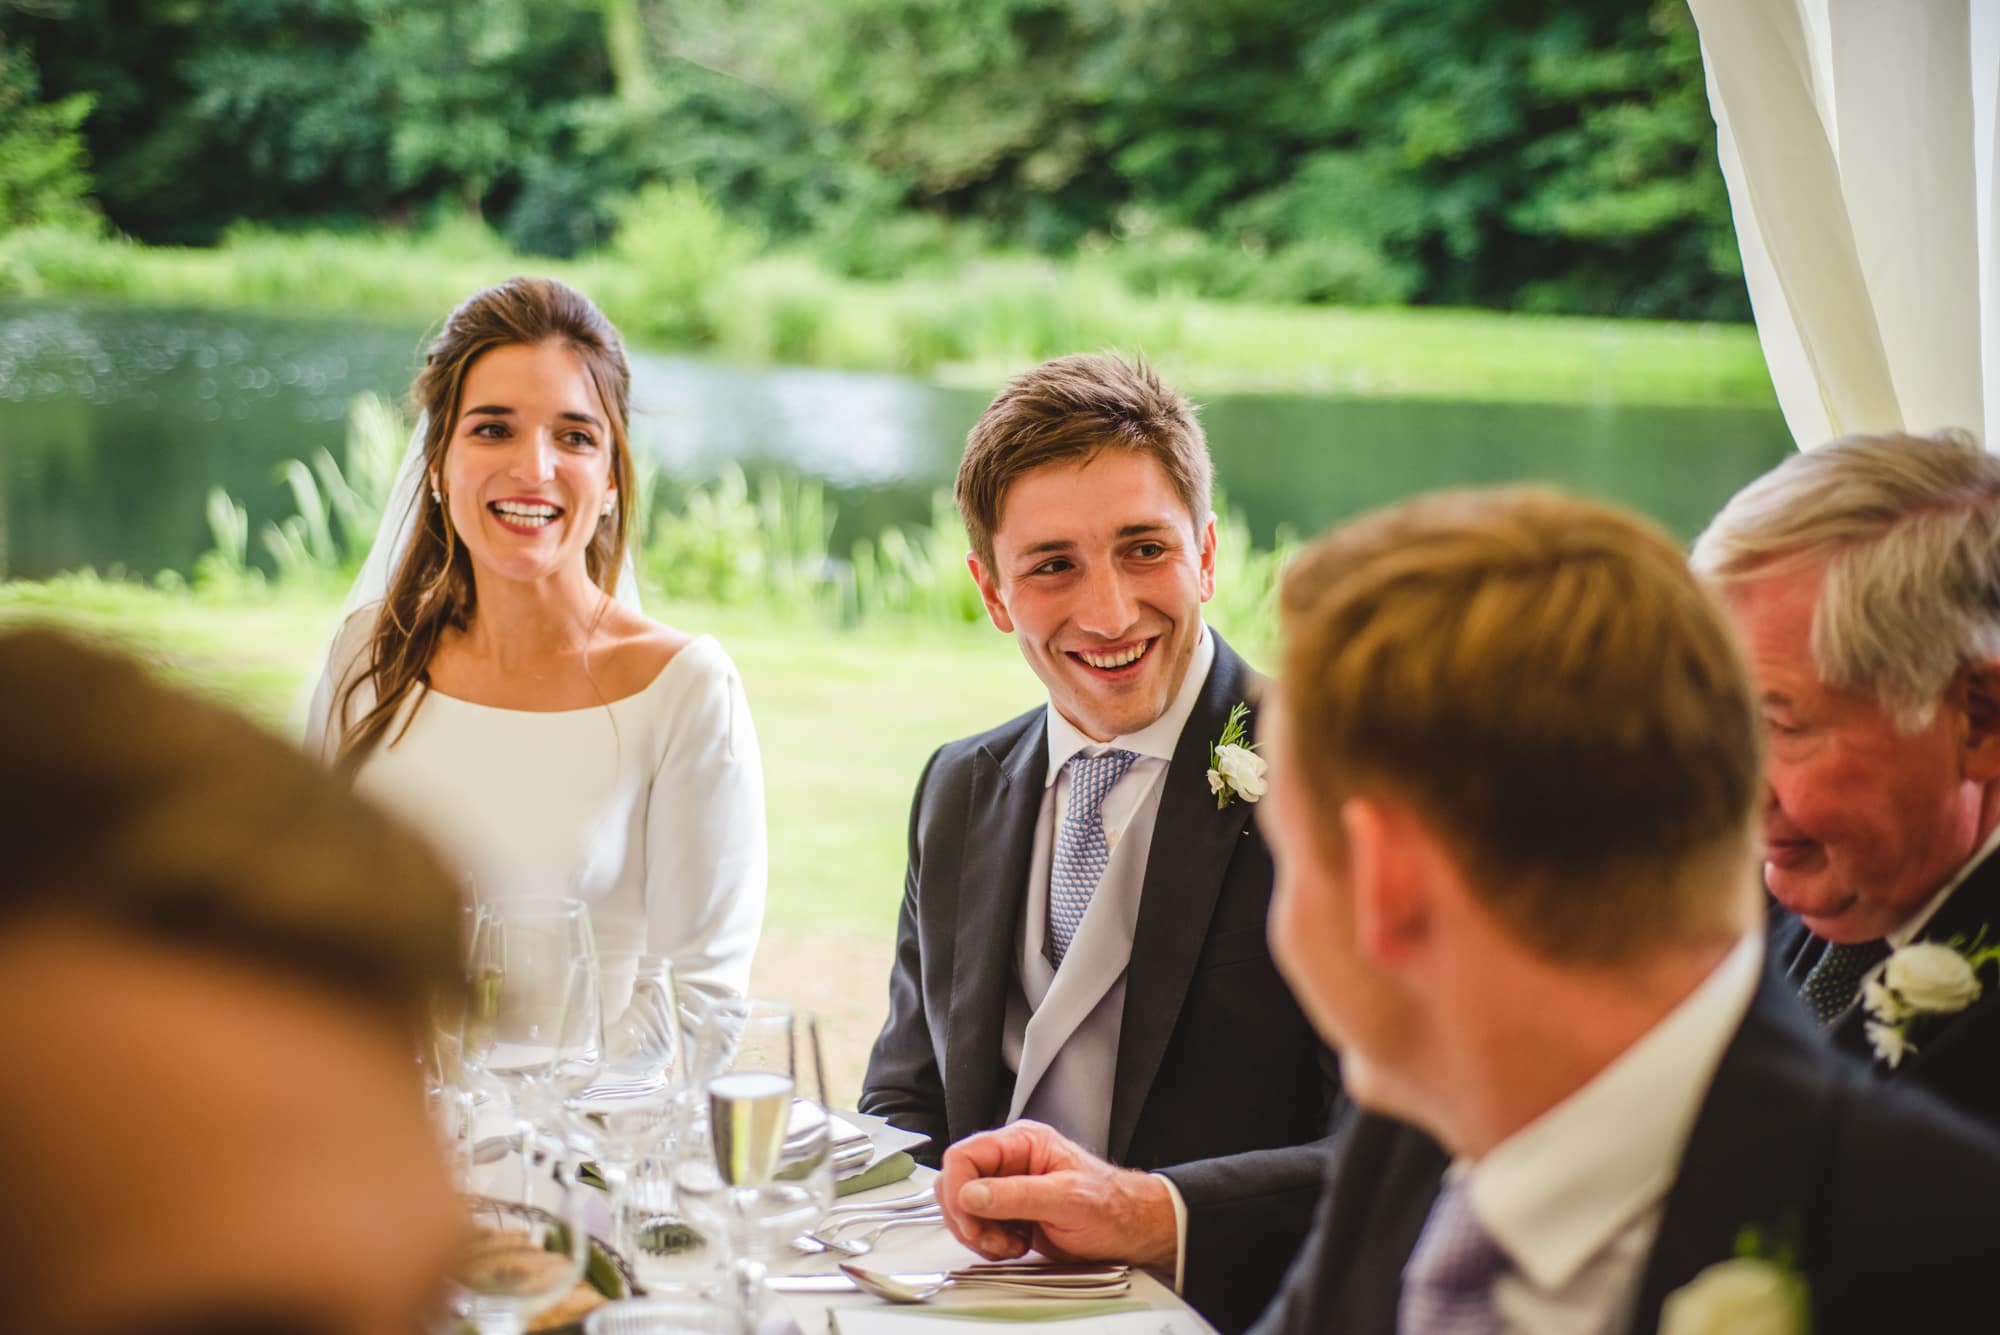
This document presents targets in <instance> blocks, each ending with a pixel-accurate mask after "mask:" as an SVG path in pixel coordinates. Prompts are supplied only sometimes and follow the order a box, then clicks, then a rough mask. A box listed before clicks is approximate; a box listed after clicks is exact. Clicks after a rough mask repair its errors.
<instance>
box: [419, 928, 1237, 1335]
mask: <svg viewBox="0 0 2000 1335" xmlns="http://www.w3.org/2000/svg"><path fill="white" fill-rule="evenodd" d="M470 936H471V941H470V943H469V946H468V952H467V958H468V970H467V974H468V989H467V993H466V996H465V998H464V999H463V1001H462V1003H460V1004H457V1005H447V1006H441V1007H439V1008H438V1011H437V1014H436V1015H435V1016H434V1028H435V1029H436V1030H437V1033H436V1034H435V1035H434V1039H435V1042H434V1051H433V1053H432V1054H431V1058H430V1059H429V1060H427V1062H426V1069H427V1071H428V1072H429V1074H430V1076H431V1093H432V1095H433V1098H434V1106H435V1107H436V1108H437V1109H438V1110H439V1115H440V1119H441V1121H442V1122H443V1123H444V1126H445V1130H446V1133H447V1139H448V1140H449V1141H450V1143H451V1145H452V1146H453V1153H454V1156H455V1166H456V1169H457V1172H458V1175H459V1182H460V1186H461V1188H462V1190H463V1191H464V1193H465V1194H464V1202H465V1209H466V1213H467V1217H468V1219H469V1221H470V1223H471V1225H472V1228H471V1230H470V1241H469V1243H468V1244H467V1246H466V1248H465V1250H464V1251H463V1252H462V1254H461V1256H460V1258H459V1260H458V1262H457V1263H456V1264H455V1266H454V1268H453V1273H452V1276H451V1280H452V1283H451V1290H450V1311H451V1316H450V1318H449V1319H448V1321H447V1322H446V1323H445V1324H442V1325H440V1326H438V1327H437V1329H438V1330H440V1331H451V1332H454V1335H463V1333H466V1332H473V1333H476V1335H516V1333H517V1332H525V1331H547V1330H559V1331H576V1332H582V1335H646V1333H647V1332H657V1333H658V1335H670V1333H686V1335H695V1333H697V1332H699V1333H701V1335H711V1333H712V1335H822V1333H823V1332H824V1335H930V1333H931V1332H933V1331H935V1330H938V1329H940V1326H941V1323H942V1328H944V1329H948V1330H950V1331H952V1332H955V1333H956V1335H972V1332H975V1331H978V1330H980V1329H982V1328H983V1329H984V1330H985V1331H987V1332H990V1335H1004V1333H1005V1332H1008V1331H1012V1330H1015V1329H1018V1328H1024V1327H1027V1326H1030V1325H1032V1326H1035V1327H1038V1328H1039V1327H1042V1326H1045V1325H1049V1324H1051V1323H1053V1324H1054V1325H1056V1326H1059V1327H1060V1328H1062V1329H1064V1330H1065V1331H1068V1332H1072V1333H1073V1335H1140V1332H1144V1333H1145V1335H1203V1333H1204V1332H1208V1331H1209V1329H1210V1328H1209V1327H1208V1326H1207V1325H1206V1323H1204V1322H1203V1321H1202V1320H1201V1319H1200V1318H1199V1317H1198V1316H1196V1315H1195V1313H1194V1312H1193V1311H1192V1310H1191V1309H1190V1308H1188V1307H1187V1306H1186V1305H1185V1304H1184V1303H1182V1302H1181V1301H1180V1300H1179V1299H1178V1298H1177V1297H1176V1296H1175V1295H1174V1293H1173V1292H1172V1291H1171V1289H1170V1288H1168V1287H1167V1286H1166V1285H1164V1284H1162V1283H1161V1282H1160V1281H1159V1280H1158V1279H1157V1278H1156V1277H1154V1276H1152V1275H1150V1274H1147V1273H1145V1272H1143V1271H1140V1270H1134V1269H1131V1268H1128V1267H1125V1266H1122V1265H1110V1264H1075V1263H1066V1262H1061V1261H1057V1260H1052V1259H1049V1258H1042V1257H1039V1256H1033V1257H1029V1258H1025V1259H1024V1260H1022V1261H1018V1262H1010V1263H991V1262H987V1261H986V1260H985V1259H984V1258H982V1257H980V1256H978V1255H977V1254H976V1253H974V1252H972V1251H971V1250H969V1249H967V1248H966V1247H964V1246H963V1245H962V1244H960V1243H959V1242H958V1241H957V1240H956V1239H955V1238H954V1237H953V1236H952V1235H951V1233H950V1232H949V1230H948V1229H947V1228H946V1227H945V1225H944V1222H943V1216H942V1213H941V1212H940V1210H939V1207H938V1203H937V1200H936V1197H935V1195H934V1192H933V1186H934V1183H935V1180H936V1177H937V1174H936V1173H935V1172H934V1171H933V1170H931V1169H929V1168H926V1167H923V1166H921V1165H918V1164H917V1163H916V1162H915V1160H914V1159H913V1158H911V1156H910V1151H911V1150H912V1149H914V1148H916V1147H917V1146H919V1145H922V1144H923V1143H924V1137H922V1136H920V1135H916V1134H913V1133H910V1132H906V1131H903V1130H900V1129H898V1128H896V1127H893V1126H890V1125H889V1124H888V1123H887V1122H885V1121H883V1120H882V1119H880V1118H876V1117H870V1116H867V1115H866V1114H862V1113H858V1112H854V1111H849V1110H843V1109H839V1108H837V1107H834V1106H832V1105H831V1104H830V1103H829V1100H828V1097H827V1094H826V1090H825V1083H824V1078H823V1075H822V1070H823V1063H822V1061H821V1057H820V1043H819V1033H818V1025H817V1021H816V1020H815V1018H814V1017H813V1016H812V1015H811V1013H810V1012H807V1011H803V1010H800V1009H797V1008H794V1007H791V1006H789V1005H787V1004H785V1003H783V1002H779V1001H771V1000H764V999H756V998H738V997H725V998H708V999H696V998H694V997H692V996H690V995H687V994H685V993H684V992H683V991H681V990H678V989H676V988H675V986H674V982H673V975H672V966H671V964H670V963H668V962H667V961H665V960H661V959H657V958H655V957H651V956H646V955H643V954H636V953H634V952H629V951H627V952H617V953H612V952H607V953H603V954H600V953H599V951H598V949H597V947H596V943H595V942H594V940H593V939H592V937H591V935H590V932H589V927H588V910H587V908H586V907H585V906H584V905H583V904H581V903H580V902H577V901H561V902H559V903H557V904H555V905H553V906H551V905H547V904H540V905H531V906H518V907H517V906H486V907H483V908H481V909H480V910H479V911H478V912H477V914H476V916H475V920H474V922H473V924H472V926H471V929H470Z"/></svg>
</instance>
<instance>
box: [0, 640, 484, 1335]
mask: <svg viewBox="0 0 2000 1335" xmlns="http://www.w3.org/2000/svg"><path fill="white" fill-rule="evenodd" d="M0 735H4V737H5V739H6V740H5V742H4V744H0V847H4V848H5V849H6V862H7V869H6V871H5V873H4V875H0V1070H4V1071H5V1078H4V1079H0V1143H4V1144H5V1145H7V1146H8V1149H9V1153H8V1167H7V1172H6V1174H5V1175H4V1178H0V1329H4V1330H9V1331H15V1330H19V1331H28V1330H32V1331H37V1332H41V1333H42V1335H57V1333H61V1335H69V1333H71V1332H76V1333H79V1335H81V1333H82V1332H106V1333H108V1332H113V1331H119V1332H127V1331H145V1332H148V1335H168V1333H169V1332H189V1333H190V1335H192V1332H196V1331H201V1332H227V1335H276V1333H277V1332H288V1333H292V1335H298V1333H301V1332H308V1331H310V1332H315V1333H323V1335H334V1333H335V1332H354V1333H355V1335H360V1333H361V1332H387V1331H410V1330H415V1329H421V1328H422V1327H423V1324H424V1323H425V1321H426V1320H428V1319H429V1318H431V1317H433V1316H434V1315H435V1314H436V1313H437V1312H438V1311H439V1310H440V1308H439V1298H440V1281H441V1277H442V1275H443V1273H444V1270H445V1268H446V1266H447V1264H448V1262H449V1259H450V1254H451V1249H452V1247H453V1245H454V1244H455V1243H456V1241H457V1239H458V1227H459V1225H458V1216H457V1211H456V1207H455V1203H454V1198H453V1195H452V1192H451V1188H450V1183H449V1179H448V1176H447V1173H446V1169H445V1165H444V1161H443V1158H442V1156H441V1154H440V1152H439V1149H438V1147H437V1144H436V1141H435V1139H434V1137H433V1135H432V1132H431V1129H430V1126H429V1124H428V1122H427V1119H426V1116H425V1112H424V1106H423V1098H422V1086H421V1081H420V1079H419V1076H418V1072H417V1070H416V1067H415V1063H414V1060H413V1058H414V1054H415V1047H414V1035H415V1034H416V1032H417V1027H418V1025H419V1024H420V1023H421V1021H422V1017H423V1014H424V1008H425V1003H426V999H427V997H428V995H429V994H430V992H431V989H432V988H433V987H436V986H453V985H455V984H456V982H457V980H458V977H459V967H458V945H457V937H458V916H459V908H458V902H457V898H456V895H455V893H454V891H453V889H452V886H451V884H450V882H449V881H448V880H446V879H445V878H444V877H443V875H442V873H441V872H440V871H439V870H438V869H437V868H436V866H435V865H434V864H433V863H432V862H431V860H430V858H429V856H428V855H427V854H426V853H425V852H424V851H423V850H422V849H421V848H420V847H419V846H418V845H417V844H416V843H415V841H414V840H412V839H410V838H409V837H407V836H406V835H404V834H403V833H402V832H401V831H400V830H398V829H396V828H394V827H393V826H391V824H390V823H389V822H388V821H387V820H385V819H383V818H381V817H379V816H377V815H376V814H374V813H373V812H372V811H370V810H369V809H367V808H365V807H364V806H362V805H361V804H360V803H359V802H358V801H357V800H356V799H354V798H353V797H351V796H350V795H349V794H347V793H346V792H345V791H343V789H342V788H341V786H340V785H339V784H338V783H337V782H336V781H334V780H333V779H330V778H328V777H326V776H325V775H323V774H321V773H320V772H319V771H318V770H317V769H316V768H315V767H314V766H313V765H312V764H311V763H309V762H308V761H306V760H305V759H304V758H303V757H301V756H298V755H296V754H294V753H293V752H292V751H291V749H290V748H288V747H286V746H285V745H284V744H283V743H282V742H280V741H278V740H277V739H275V738H271V737H267V736H265V735H264V734H262V733H261V732H259V731H258V730H257V729H255V728H254V727H252V726H251V725H250V724H248V723H246V722H243V721H241V720H239V719H237V718H235V717H233V716H231V715H229V714H227V713H225V712H224V711H222V710H219V709H217V708H214V707H213V706H210V705H207V704H204V703H201V702H199V701H196V700H194V699H192V698H190V697H188V696H186V695H183V694H181V693H179V692H177V691H172V690H168V689H165V688H163V687H161V686H159V685H156V684H155V683H153V682H152V681H150V680H148V679H147V677H146V676H145V675H144V674H143V673H142V672H141V671H140V670H139V669H138V668H137V667H136V666H134V665H132V664H130V663H128V662H126V661H124V660H122V659H119V658H115V657H112V656H110V655H107V654H104V653H101V652H98V651H95V650H89V649H85V648H82V647H80V646H78V645H77V644H75V643H73V642H70V641H67V640H64V639H62V638H60V637H58V636H55V635H52V634H48V633H45V632H35V631H30V632H25V633H16V634H11V635H6V636H0Z"/></svg>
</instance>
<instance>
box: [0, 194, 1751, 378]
mask: <svg viewBox="0 0 2000 1335" xmlns="http://www.w3.org/2000/svg"><path fill="white" fill-rule="evenodd" d="M523 271H528V272H542V273H551V274H554V275H555V276H558V277H561V278H563V279H565V280H567V281H570V282H572V283H574V284H576V285H577V286H578V287H581V288H582V289H583V290H585V291H587V292H589V293H590V294H591V295H592V296H593V297H595V298H596V299H597V300H598V301H599V302H600V303H601V304H602V305H603V306H604V308H605V310H606V311H607V313H608V314H610V315H611V316H612V318H613V319H614V320H616V321H617V322H618V324H619V326H620V327H621V328H622V329H624V330H625V331H626V334H627V336H628V337H629V338H631V339H632V341H633V342H634V343H635V344H638V345H641V346H651V347H657V348H662V349H683V350H685V349H699V350H703V351H707V352H712V353H715V354H718V355H721V356H724V357H728V358H733V359H737V360H744V361H753V362H755V361H777V362H788V363H796V364H803V365H818V366H833V367H844V368H852V369H869V370H888V371H901V372H907V373H911V374H917V375H925V376H931V377H935V378H939V379H943V380H948V381H964V382H968V383H976V384H979V385H990V384H992V383H994V382H995V381H996V380H997V379H999V378H1001V377H1003V376H1004V375H1005V374H1007V373H1009V372H1011V371H1013V370H1017V369H1019V368H1020V367H1021V366H1023V365H1026V364H1030V363H1033V362H1035V361H1039V360H1041V359H1043V358H1046V357H1050V356H1054V355H1058V354H1060V353H1065V352H1073V351H1077V350H1079V349H1096V348H1103V347H1118V348H1123V349H1127V350H1135V351H1143V352H1144V353H1146V354H1147V355H1148V356H1150V357H1151V358H1153V359H1154V360H1155V361H1156V362H1157V363H1158V364H1159V365H1160V366H1161V368H1162V370H1163V371H1165V372H1166V373H1167V374H1168V375H1169V377H1170V378H1172V379H1173V380H1174V381H1175V382H1176V383H1178V384H1181V385H1183V386H1185V387H1187V388H1189V389H1190V390H1192V391H1194V392H1196V393H1211V394H1212V393H1223V392H1236V391H1256V390H1270V391H1309V392H1322V393H1343V394H1348V393H1351V394H1376V395H1384V396H1398V397H1409V398H1447V399H1478V400H1494V401H1516V402H1520V401H1527V402H1618V403H1626V404H1632V403H1655V404H1663V405H1665V404H1709V405H1721V404H1734V405H1753V406H1761V405H1766V404H1771V403H1773V402H1774V399H1773V395H1772V391H1771V386H1770V377H1769V375H1768V373H1767V372H1766V370H1765V367H1764V361H1763V357H1762V354H1761V352H1760V350H1759V348H1758V344H1757V339H1756V334H1755V332H1754V331H1753V330H1752V329H1750V328H1749V327H1747V326H1738V325H1725V326H1708V325H1685V324H1668V323H1661V322H1651V321H1614V320H1592V319H1576V318H1567V317H1554V316H1519V315H1506V314H1500V313H1494V312H1485V311H1446V310H1429V309H1423V310H1409V309H1342V308H1334V307H1320V306H1285V305H1270V304H1258V303H1251V302H1225V301H1214V300H1206V299H1201V298H1196V297H1191V296H1179V295H1173V294H1167V295H1140V294H1138V293H1135V292H1134V291H1132V290H1131V289H1130V288H1129V287H1127V286H1126V285H1125V283H1124V282H1123V281H1121V279H1120V278H1119V277H1118V276H1117V275H1116V274H1115V273H1113V272H1112V271H1111V269H1110V268H1109V267H1108V266H1107V265H1106V264H1105V263H1104V262H1103V261H1101V260H1099V259H1095V258H1093V257H1091V256H1089V255H1083V256H1079V257H1077V258H1075V259H1071V260H1064V261H1052V260H1046V259H1039V258H1029V257H1021V256H1006V255H992V256H988V257H986V258H983V259H979V260H975V261H972V262H969V263H964V264H960V265H956V266H954V267H950V268H937V269H934V270H928V271H923V272H917V273H912V274H909V275H907V276H904V277H901V278H898V279H895V280H891V281H882V282H872V281H862V280H857V279H852V278H846V277H842V276H839V275H837V274H835V273H833V272H831V271H830V270H829V269H828V268H826V267H825V266H824V265H823V264H821V263H819V262H818V261H816V260H814V259H812V258H811V257H809V256H806V255H804V254H795V253H757V252H756V250H755V247H754V245H752V244H751V243H749V242H747V241H745V240H744V239H743V238H741V237H738V236H733V235H732V234H731V233H730V232H729V230H728V224H727V223H726V221H723V220H720V219H718V218H716V217H714V216H712V215H710V214H704V213H703V212H702V210H701V208H700V206H699V205H698V203H697V204H689V205H687V206H686V208H685V209H684V210H683V212H682V214H678V215H675V214H671V213H670V214H666V215H662V216H660V217H657V218H649V219H648V220H647V223H646V225H645V226H644V227H640V228H633V229H630V230H629V232H628V233H627V234H621V237H620V239H619V241H618V243H617V244H616V245H614V246H613V247H612V248H610V249H608V250H606V251H603V252H601V253H598V254H595V255H592V256H588V257H585V258H582V259H578V260H574V261H568V262H557V261H551V260H546V259H541V258H529V257H522V256H519V255H515V254H513V253H511V252H510V251H508V249H507V248H506V247H505V246H504V245H503V244H502V243H501V242H500V241H499V240H498V239H497V238H496V237H494V235H493V234H492V233H491V232H489V231H487V230H485V229H484V228H482V227H479V226H477V225H472V224H456V225H453V226H449V227H446V228H444V229H441V230H439V231H435V232H430V233H421V234H420V233H388V232H375V233H367V234H356V235H346V234H341V235H334V234H307V235H292V234H275V233H268V232H258V231H250V230H244V231H238V232H235V233H232V234H231V236H230V237H229V238H228V239H227V240H226V241H225V242H224V243H223V244H222V245H220V246H217V247H215V248H212V249H202V250H194V249H180V248H171V247H148V246H141V245H138V244H135V243H133V242H130V241H125V240H119V239H111V238H104V237H97V236H91V235H87V234H81V233H76V232H70V231H61V230H56V229H49V228H43V229H29V230H21V231H16V232H13V233H8V234H5V235H0V297H4V296H8V295H14V296H26V297H42V298H60V297H69V296H86V295H87V296H94V297H100V298H111V299H117V300H121V301H132V302H143V303H147V304H155V305H194V306H219V307H241V306H259V307H276V308H282V309H285V310H289V311H323V312H328V313H346V314H362V315H370V316H382V317H393V318H397V319H414V320H420V321H429V320H435V319H437V318H439V317H440V316H442V314H443V313H444V312H445V311H447V310H449V309H450V308H451V307H452V306H453V305H454V304H455V303H456V302H457V301H458V300H459V299H460V298H462V297H464V296H465V295H466V294H468V293H470V292H472V291H474V290H475V289H477V288H479V287H481V286H484V285H485V284H488V283H491V282H494V281H496V280H498V279H500V278H504V277H506V276H507V275H509V274H513V273H519V272H523Z"/></svg>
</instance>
